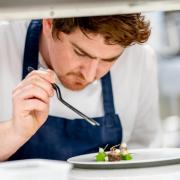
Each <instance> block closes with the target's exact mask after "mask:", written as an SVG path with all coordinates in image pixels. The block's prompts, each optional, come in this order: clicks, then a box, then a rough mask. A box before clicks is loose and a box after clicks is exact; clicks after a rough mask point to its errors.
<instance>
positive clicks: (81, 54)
mask: <svg viewBox="0 0 180 180" xmlns="http://www.w3.org/2000/svg"><path fill="white" fill-rule="evenodd" d="M74 52H75V53H76V54H77V55H78V56H83V57H85V56H86V55H85V54H83V53H81V52H79V51H77V50H76V49H74Z"/></svg>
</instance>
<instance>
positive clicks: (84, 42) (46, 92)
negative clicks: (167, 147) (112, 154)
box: [0, 14, 160, 160]
mask: <svg viewBox="0 0 180 180" xmlns="http://www.w3.org/2000/svg"><path fill="white" fill-rule="evenodd" d="M0 30H1V34H0V41H1V48H0V55H1V67H0V68H1V71H0V72H1V73H2V74H1V76H0V77H1V91H0V99H1V100H0V107H1V110H2V111H1V114H0V119H1V120H2V121H4V122H1V124H0V159H1V160H7V159H9V160H14V159H26V158H47V159H59V160H66V159H67V158H69V157H71V156H75V155H80V154H85V153H91V152H96V151H97V150H98V148H99V147H103V146H105V145H106V144H109V145H110V146H111V145H115V144H119V143H121V142H122V141H124V142H126V143H127V144H128V145H129V147H131V148H140V147H155V146H158V145H159V144H158V143H159V137H160V136H159V132H160V131H159V130H160V123H159V117H158V92H157V77H156V61H155V58H154V54H153V51H152V50H151V49H150V47H148V46H146V45H144V46H142V45H138V44H141V43H144V42H145V41H147V39H148V37H149V35H150V29H149V23H148V22H146V20H145V19H144V17H143V16H141V15H140V14H130V15H116V16H100V17H82V18H67V19H54V20H51V19H44V20H42V21H32V22H31V23H30V24H29V26H28V30H27V28H26V25H25V23H24V24H23V23H22V22H16V23H12V24H9V25H6V26H4V27H1V28H0ZM26 32H27V34H26ZM25 37H26V38H25ZM25 39H26V40H25ZM134 44H136V45H134ZM131 45H132V46H131ZM29 66H30V67H33V68H34V69H39V68H42V67H43V68H46V69H48V70H46V71H42V70H36V71H33V72H31V73H29V74H28V71H27V69H28V67H29ZM21 74H22V76H21ZM21 78H22V79H23V80H22V81H21ZM54 82H56V83H57V84H58V85H59V86H60V89H61V91H62V96H63V98H64V99H65V100H66V101H67V102H69V103H70V104H72V105H73V106H75V107H76V108H77V109H79V110H81V111H82V112H83V113H85V114H86V115H88V116H89V117H92V118H93V119H95V120H96V121H97V122H99V123H100V126H99V127H97V126H96V127H94V126H92V125H91V124H89V123H87V122H86V121H84V120H83V119H81V118H80V117H79V116H78V115H77V114H75V113H74V112H72V111H71V110H69V109H68V108H67V107H65V106H63V105H62V104H61V103H60V102H59V101H58V100H57V97H56V96H54V92H53V88H52V84H51V83H54ZM12 89H14V90H13V91H12ZM11 93H12V94H11ZM11 99H12V102H11Z"/></svg>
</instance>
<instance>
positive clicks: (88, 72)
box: [82, 59, 99, 82]
mask: <svg viewBox="0 0 180 180" xmlns="http://www.w3.org/2000/svg"><path fill="white" fill-rule="evenodd" d="M98 64H99V60H98V59H93V60H89V62H87V63H86V64H85V65H84V67H83V71H82V74H83V76H84V78H85V80H86V81H87V82H92V81H93V80H95V78H96V74H97V69H98Z"/></svg>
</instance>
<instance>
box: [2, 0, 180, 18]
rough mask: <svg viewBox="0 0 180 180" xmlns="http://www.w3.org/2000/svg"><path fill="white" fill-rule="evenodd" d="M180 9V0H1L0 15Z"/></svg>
mask: <svg viewBox="0 0 180 180" xmlns="http://www.w3.org/2000/svg"><path fill="white" fill-rule="evenodd" d="M159 10H163V11H170V10H180V0H0V19H3V20H10V19H27V18H28V19H29V18H31V19H35V18H54V17H74V16H93V15H108V14H122V13H132V12H149V11H159Z"/></svg>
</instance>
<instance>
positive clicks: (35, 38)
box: [22, 20, 42, 79]
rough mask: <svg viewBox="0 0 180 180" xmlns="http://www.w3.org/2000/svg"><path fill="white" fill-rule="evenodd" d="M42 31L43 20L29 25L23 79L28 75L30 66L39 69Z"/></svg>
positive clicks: (34, 21)
mask: <svg viewBox="0 0 180 180" xmlns="http://www.w3.org/2000/svg"><path fill="white" fill-rule="evenodd" d="M41 29H42V23H41V20H33V21H31V23H30V24H29V27H28V30H27V35H26V42H25V50H24V58H23V74H22V79H24V78H25V77H26V75H27V74H28V70H27V68H28V66H31V67H33V68H34V69H37V68H38V54H39V53H38V52H39V37H40V33H41Z"/></svg>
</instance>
